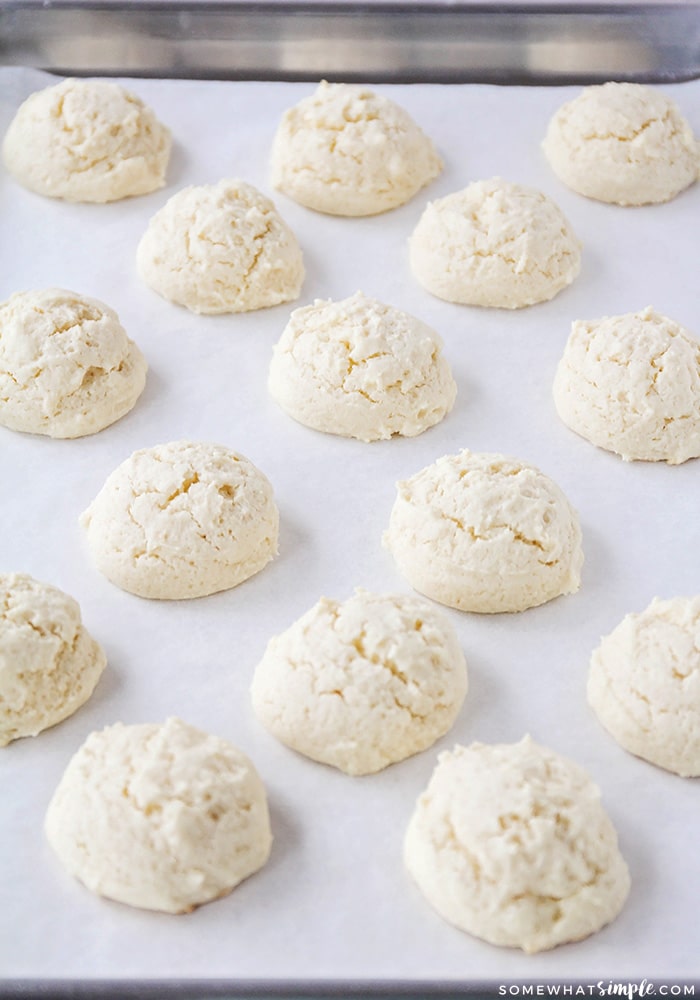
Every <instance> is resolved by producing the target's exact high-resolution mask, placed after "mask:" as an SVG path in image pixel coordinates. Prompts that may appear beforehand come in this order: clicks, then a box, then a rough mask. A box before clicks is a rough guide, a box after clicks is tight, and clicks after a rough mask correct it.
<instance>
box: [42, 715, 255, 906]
mask: <svg viewBox="0 0 700 1000" xmlns="http://www.w3.org/2000/svg"><path fill="white" fill-rule="evenodd" d="M45 829H46V836H47V838H48V841H49V844H50V845H51V847H52V848H53V850H54V851H55V853H56V855H57V856H58V858H59V860H60V861H61V863H62V864H63V865H64V867H65V868H66V869H67V870H68V871H69V872H70V874H71V875H74V876H75V877H76V878H78V879H79V880H80V881H81V882H83V883H84V885H86V886H87V888H88V889H91V890H92V891H93V892H95V893H97V894H98V895H100V896H106V897H107V898H109V899H115V900H118V901H119V902H122V903H128V904H129V905H131V906H137V907H142V908H144V909H149V910H161V911H164V912H166V913H186V912H188V911H189V910H192V909H194V907H196V906H199V905H201V904H202V903H207V902H209V901H211V900H213V899H217V898H219V897H221V896H224V895H226V894H227V893H229V892H230V891H231V890H232V889H233V888H234V887H235V886H236V885H238V884H239V882H241V881H242V880H243V879H245V878H247V877H248V876H249V875H252V874H253V873H254V872H256V871H258V870H259V869H260V868H261V867H262V866H263V865H264V864H265V862H266V861H267V859H268V856H269V853H270V847H271V843H272V836H271V833H270V821H269V816H268V809H267V799H266V795H265V789H264V786H263V783H262V781H261V779H260V777H259V775H258V773H257V771H256V770H255V768H254V766H253V764H252V763H251V761H250V760H249V759H248V758H247V757H246V755H245V754H243V753H242V752H241V751H240V750H238V749H237V748H236V747H234V746H233V745H232V744H231V743H229V742H227V741H226V740H223V739H220V738H218V737H215V736H211V735H208V734H207V733H203V732H201V731H200V730H198V729H195V728H194V727H193V726H190V725H187V724H186V723H184V722H182V721H181V720H179V719H168V721H167V722H165V723H163V724H162V725H156V724H150V723H147V724H143V725H133V726H125V725H122V724H121V723H117V724H116V725H113V726H110V727H108V728H107V729H104V730H102V731H101V732H96V733H92V734H91V735H90V736H89V737H88V739H87V740H86V741H85V743H84V744H83V745H82V747H81V748H80V749H79V750H78V752H77V753H76V754H75V755H74V756H73V758H72V759H71V761H70V763H69V764H68V767H67V768H66V771H65V772H64V774H63V777H62V778H61V781H60V783H59V785H58V787H57V789H56V791H55V793H54V795H53V797H52V799H51V802H50V805H49V808H48V812H47V815H46V823H45Z"/></svg>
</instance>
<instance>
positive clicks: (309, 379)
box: [268, 292, 457, 441]
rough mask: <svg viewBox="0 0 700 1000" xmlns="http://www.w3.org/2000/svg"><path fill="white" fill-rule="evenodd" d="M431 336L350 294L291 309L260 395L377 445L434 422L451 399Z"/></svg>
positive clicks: (306, 419)
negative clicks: (265, 392) (266, 394)
mask: <svg viewBox="0 0 700 1000" xmlns="http://www.w3.org/2000/svg"><path fill="white" fill-rule="evenodd" d="M441 348H442V342H441V340H440V338H439V337H438V335H437V334H436V333H435V331H434V330H431V329H430V327H428V326H426V324H425V323H422V322H421V321H420V320H418V319H416V318H415V317H413V316H410V315H409V314H408V313H405V312H401V311H400V310H399V309H394V308H393V307H392V306H387V305H384V304H383V303H382V302H378V301H377V300H376V299H369V298H366V297H365V296H364V295H363V294H362V292H357V293H356V294H355V295H353V296H352V297H351V298H348V299H343V300H342V301H340V302H331V301H322V300H320V299H317V300H316V301H315V302H314V303H313V305H310V306H304V307H303V308H301V309H296V310H295V311H294V312H293V313H292V315H291V318H290V320H289V323H288V324H287V326H286V328H285V330H284V332H283V334H282V337H281V339H280V341H279V343H278V344H277V345H276V346H275V349H274V352H273V357H272V364H271V365H270V375H269V380H268V389H269V391H270V393H271V395H272V396H273V398H274V399H275V400H276V401H277V402H278V403H279V405H280V406H281V407H282V409H283V410H284V411H285V412H286V413H288V414H289V416H290V417H293V418H294V419H295V420H298V421H299V422H300V423H302V424H306V426H307V427H313V428H314V429H315V430H318V431H326V432H327V433H330V434H341V435H344V436H345V437H353V438H358V439H359V440H360V441H378V440H383V439H386V438H390V437H391V436H392V435H394V434H402V435H404V436H405V437H413V436H415V435H416V434H420V433H422V432H423V431H424V430H426V429H427V428H428V427H432V426H433V425H434V424H436V423H438V422H439V421H440V420H442V418H443V417H444V416H445V414H446V413H448V412H449V411H450V410H451V409H452V406H453V404H454V401H455V397H456V395H457V386H456V385H455V382H454V379H453V378H452V373H451V371H450V367H449V365H448V363H447V361H446V360H445V358H444V357H443V355H442V350H441Z"/></svg>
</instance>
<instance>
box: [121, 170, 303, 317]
mask: <svg viewBox="0 0 700 1000" xmlns="http://www.w3.org/2000/svg"><path fill="white" fill-rule="evenodd" d="M136 263H137V267H138V270H139V274H140V275H141V277H142V278H143V280H144V281H145V282H146V284H147V285H148V286H149V287H150V288H152V289H153V290H154V291H156V292H158V294H159V295H162V296H163V298H165V299H168V300H170V301H171V302H175V303H176V304H177V305H181V306H185V307H186V308H187V309H190V310H191V311H192V312H195V313H205V314H216V313H238V312H249V311H251V310H254V309H264V308H266V307H268V306H274V305H278V304H279V303H281V302H289V301H291V300H292V299H296V298H298V296H299V292H300V291H301V285H302V282H303V280H304V263H303V257H302V252H301V248H300V246H299V244H298V242H297V239H296V237H295V236H294V233H293V232H292V231H291V229H290V228H289V226H288V225H287V224H286V223H285V222H284V220H283V219H282V217H281V216H280V214H279V212H278V211H277V209H276V208H275V206H274V204H273V203H272V202H271V201H270V199H269V198H266V197H265V196H264V195H263V194H261V192H260V191H258V190H257V188H255V187H253V185H252V184H246V183H245V182H243V181H239V180H235V179H234V180H222V181H219V183H218V184H203V185H199V186H193V187H187V188H184V189H183V190H182V191H178V193H177V194H175V195H173V197H172V198H170V200H169V201H168V202H166V204H165V205H164V206H163V208H161V209H160V211H158V212H156V214H155V215H154V216H153V218H152V219H151V221H150V222H149V224H148V228H147V229H146V232H145V233H144V235H143V236H142V238H141V241H140V243H139V245H138V249H137V254H136Z"/></svg>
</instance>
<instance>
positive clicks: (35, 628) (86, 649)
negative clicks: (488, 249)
mask: <svg viewBox="0 0 700 1000" xmlns="http://www.w3.org/2000/svg"><path fill="white" fill-rule="evenodd" d="M105 663H106V659H105V654H104V652H103V651H102V648H101V647H100V646H99V645H98V644H97V643H96V642H95V640H94V639H93V638H92V637H91V636H90V635H89V634H88V632H87V630H86V629H85V627H84V626H83V623H82V619H81V617H80V608H79V607H78V604H77V602H76V601H74V600H73V598H72V597H69V596H68V594H64V593H63V591H62V590H59V589H58V588H57V587H52V586H51V585H50V584H48V583H41V582H40V581H39V580H35V579H33V578H32V577H31V576H28V575H27V574H26V573H3V574H0V747H3V746H6V744H8V743H9V742H10V741H11V740H16V739H19V737H21V736H36V735H37V733H40V732H42V731H43V730H44V729H48V728H49V727H50V726H55V725H56V723H57V722H62V721H63V720H64V719H67V718H68V716H69V715H72V714H73V712H75V711H77V709H79V708H80V706H81V705H83V704H84V703H85V702H86V701H87V700H88V698H89V697H90V695H91V694H92V692H93V691H94V689H95V686H96V685H97V682H98V681H99V679H100V676H101V674H102V671H103V670H104V668H105Z"/></svg>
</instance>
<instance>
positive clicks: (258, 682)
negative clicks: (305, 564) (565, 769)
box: [252, 588, 467, 775]
mask: <svg viewBox="0 0 700 1000" xmlns="http://www.w3.org/2000/svg"><path fill="white" fill-rule="evenodd" d="M466 693H467V668H466V663H465V660H464V654H463V653H462V650H461V648H460V645H459V641H458V639H457V636H456V633H455V631H454V629H453V628H452V625H451V624H450V622H449V621H448V619H447V618H446V617H445V616H444V615H443V614H442V613H441V612H440V611H438V610H437V609H436V608H435V607H434V606H432V605H431V604H429V603H428V602H427V601H424V600H422V599H421V598H417V597H415V596H410V595H395V594H372V593H369V592H368V591H366V590H362V589H359V588H358V589H357V590H356V591H355V593H354V595H353V596H352V597H350V598H348V600H346V601H343V602H340V601H336V600H331V599H330V598H326V597H324V598H321V600H320V601H319V602H318V603H317V604H315V605H314V607H313V608H311V609H310V610H309V611H307V612H306V614H305V615H303V616H302V617H301V618H300V619H298V621H296V622H295V623H294V624H293V625H291V626H290V628H288V629H287V630H286V631H285V632H283V633H282V634H281V635H278V636H275V637H274V638H273V639H271V640H270V642H269V643H268V646H267V649H266V650H265V654H264V656H263V658H262V660H261V661H260V663H259V664H258V666H257V667H256V670H255V675H254V679H253V685H252V699H253V708H254V710H255V714H256V715H257V717H258V718H259V719H260V721H261V722H262V723H263V725H264V726H265V727H266V728H267V729H268V730H269V731H270V732H271V733H272V734H273V735H274V736H276V737H277V739H279V740H281V742H282V743H285V744H286V745H287V746H289V747H292V748H293V749H294V750H297V751H298V752H299V753H303V754H305V755H306V756H307V757H311V758H312V760H317V761H320V762H322V763H324V764H331V765H332V766H334V767H337V768H339V769H340V770H341V771H345V772H346V773H347V774H354V775H359V774H370V773H373V772H375V771H379V770H381V769H382V768H384V767H387V766H388V765H389V764H393V763H396V762H397V761H400V760H404V759H405V758H406V757H410V756H411V755H412V754H415V753H418V752H420V751H421V750H425V749H426V748H427V747H429V746H431V745H432V744H433V743H434V742H435V740H437V739H439V737H440V736H443V735H444V734H445V733H446V732H447V731H448V730H449V729H450V728H451V726H452V724H453V722H454V720H455V718H456V716H457V713H458V712H459V710H460V708H461V706H462V702H463V701H464V697H465V695H466Z"/></svg>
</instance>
